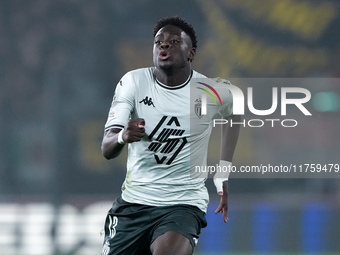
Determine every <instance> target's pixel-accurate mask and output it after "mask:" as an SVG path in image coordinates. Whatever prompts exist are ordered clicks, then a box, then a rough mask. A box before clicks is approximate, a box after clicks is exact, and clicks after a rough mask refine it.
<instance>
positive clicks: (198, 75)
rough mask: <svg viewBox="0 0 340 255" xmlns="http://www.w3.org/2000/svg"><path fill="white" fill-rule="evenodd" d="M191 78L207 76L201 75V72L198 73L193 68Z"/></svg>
mask: <svg viewBox="0 0 340 255" xmlns="http://www.w3.org/2000/svg"><path fill="white" fill-rule="evenodd" d="M192 78H208V77H207V76H205V75H203V74H201V73H199V72H197V71H195V70H193V72H192Z"/></svg>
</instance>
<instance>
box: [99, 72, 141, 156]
mask: <svg viewBox="0 0 340 255" xmlns="http://www.w3.org/2000/svg"><path fill="white" fill-rule="evenodd" d="M134 84H135V79H134V76H133V74H132V73H131V72H129V73H127V74H125V75H124V76H123V77H122V79H121V80H120V81H119V83H118V84H117V86H116V89H115V94H114V96H113V99H112V104H111V108H110V111H109V115H108V119H107V122H106V124H105V131H104V137H103V141H102V146H101V149H102V154H103V155H104V157H105V158H107V159H112V158H115V157H117V156H118V155H119V154H120V153H121V151H122V149H123V148H124V144H125V143H133V142H137V141H140V139H141V137H143V136H144V132H145V130H144V124H145V123H144V120H143V119H138V118H136V119H131V113H132V112H133V111H134V109H135V92H136V89H135V86H134Z"/></svg>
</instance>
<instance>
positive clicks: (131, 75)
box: [122, 67, 154, 81]
mask: <svg viewBox="0 0 340 255" xmlns="http://www.w3.org/2000/svg"><path fill="white" fill-rule="evenodd" d="M153 73H154V71H153V68H152V67H145V68H138V69H135V70H131V71H129V72H127V73H126V74H125V75H124V76H123V78H122V80H123V81H124V80H129V81H140V80H143V81H145V80H153V79H154V75H153Z"/></svg>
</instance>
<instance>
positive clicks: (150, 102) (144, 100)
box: [139, 96, 155, 107]
mask: <svg viewBox="0 0 340 255" xmlns="http://www.w3.org/2000/svg"><path fill="white" fill-rule="evenodd" d="M139 103H144V104H145V105H148V106H150V105H152V106H153V107H155V105H154V104H153V102H152V98H151V97H150V98H149V97H148V96H146V97H145V98H144V99H143V100H142V101H140V102H139Z"/></svg>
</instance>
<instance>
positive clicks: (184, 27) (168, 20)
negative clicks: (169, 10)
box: [153, 16, 197, 48]
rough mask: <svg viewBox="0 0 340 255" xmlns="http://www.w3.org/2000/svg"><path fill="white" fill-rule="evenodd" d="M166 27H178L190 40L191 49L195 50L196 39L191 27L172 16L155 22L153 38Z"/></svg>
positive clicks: (182, 20)
mask: <svg viewBox="0 0 340 255" xmlns="http://www.w3.org/2000/svg"><path fill="white" fill-rule="evenodd" d="M167 25H172V26H176V27H179V28H180V29H182V30H183V31H184V32H185V33H186V34H187V35H188V36H189V37H190V39H191V43H192V47H193V48H197V38H196V33H195V30H194V28H193V26H192V25H190V24H189V23H188V22H186V21H185V20H184V19H182V18H180V17H177V16H174V17H167V18H162V19H160V20H158V21H157V23H156V26H155V28H154V30H153V37H155V36H156V34H157V32H158V31H159V30H160V29H161V28H162V27H165V26H167Z"/></svg>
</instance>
